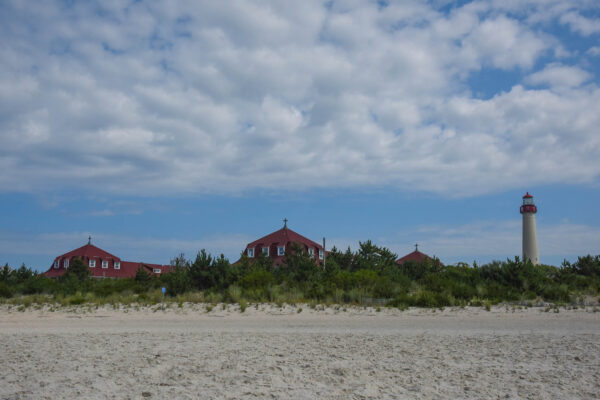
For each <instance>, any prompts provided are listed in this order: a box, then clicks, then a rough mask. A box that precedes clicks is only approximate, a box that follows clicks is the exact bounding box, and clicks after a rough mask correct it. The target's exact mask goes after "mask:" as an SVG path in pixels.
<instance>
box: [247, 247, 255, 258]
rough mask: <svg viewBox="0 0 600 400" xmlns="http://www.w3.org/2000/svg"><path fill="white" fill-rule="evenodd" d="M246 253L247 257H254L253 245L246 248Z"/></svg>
mask: <svg viewBox="0 0 600 400" xmlns="http://www.w3.org/2000/svg"><path fill="white" fill-rule="evenodd" d="M246 254H248V257H250V258H254V247H251V248H249V249H248V250H246Z"/></svg>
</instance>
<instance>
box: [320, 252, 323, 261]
mask: <svg viewBox="0 0 600 400" xmlns="http://www.w3.org/2000/svg"><path fill="white" fill-rule="evenodd" d="M322 259H323V250H319V260H322Z"/></svg>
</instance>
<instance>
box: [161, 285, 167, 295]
mask: <svg viewBox="0 0 600 400" xmlns="http://www.w3.org/2000/svg"><path fill="white" fill-rule="evenodd" d="M166 291H167V288H165V287H164V286H163V287H162V292H163V294H165V292H166Z"/></svg>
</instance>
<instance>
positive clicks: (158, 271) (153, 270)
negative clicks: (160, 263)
mask: <svg viewBox="0 0 600 400" xmlns="http://www.w3.org/2000/svg"><path fill="white" fill-rule="evenodd" d="M152 272H154V273H155V274H160V273H161V270H160V268H154V269H152Z"/></svg>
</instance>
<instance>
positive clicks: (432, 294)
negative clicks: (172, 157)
mask: <svg viewBox="0 0 600 400" xmlns="http://www.w3.org/2000/svg"><path fill="white" fill-rule="evenodd" d="M396 258H397V257H396V255H395V254H393V253H392V252H391V251H389V250H388V249H386V248H384V247H379V246H376V245H374V244H373V243H371V241H367V242H364V243H360V248H359V249H358V251H356V252H352V251H351V250H350V249H348V250H347V251H345V252H341V251H339V250H337V249H335V248H334V249H333V250H332V251H331V253H330V254H329V255H328V257H327V265H326V267H325V268H323V267H322V266H320V265H318V264H317V263H315V260H314V258H311V257H310V256H309V255H308V254H306V253H305V252H304V251H302V250H301V249H300V247H295V248H293V249H292V251H290V252H289V253H288V254H286V257H285V263H284V264H283V265H280V266H274V265H273V264H272V263H271V260H270V259H269V258H267V257H263V256H261V257H259V258H257V259H255V260H250V259H248V258H247V257H245V256H242V258H241V260H240V262H239V263H236V264H235V265H233V264H231V263H230V262H229V260H227V259H226V258H225V257H224V256H223V255H221V256H220V257H213V256H211V255H210V254H207V253H206V251H204V250H201V251H200V252H199V253H198V255H197V256H196V258H195V259H194V260H187V259H186V258H185V257H184V256H183V254H182V255H180V256H178V257H176V258H175V259H173V260H172V262H171V264H172V265H173V266H174V271H173V272H172V273H169V274H164V275H162V276H159V277H157V276H151V275H150V274H148V273H147V272H145V271H144V270H143V269H141V268H140V269H139V270H138V271H137V273H136V275H135V278H127V279H92V278H90V277H89V271H88V269H87V267H86V266H85V264H84V263H83V262H82V261H81V260H73V261H72V263H71V267H70V268H69V270H68V272H67V273H66V274H64V275H63V276H61V277H60V278H59V279H48V278H46V277H44V276H42V275H39V274H36V273H34V272H33V271H32V270H31V269H29V268H27V267H26V266H25V265H22V266H21V267H20V268H18V269H14V270H13V269H11V268H10V267H9V266H8V265H5V266H4V267H3V268H0V302H5V303H9V304H14V305H19V306H23V307H24V308H27V307H32V306H34V307H35V306H36V305H39V304H57V305H79V304H95V305H106V304H108V305H112V306H113V307H120V306H121V305H128V304H134V303H135V304H137V305H141V304H145V305H154V304H159V303H161V301H162V292H161V290H160V288H161V287H163V286H164V287H166V288H167V297H168V300H169V301H170V302H175V303H177V304H181V305H183V304H184V303H200V302H202V303H210V304H212V305H214V304H217V303H223V302H228V303H238V304H239V305H240V311H242V312H244V310H245V309H246V307H247V304H248V303H266V302H268V303H274V304H276V305H277V306H279V307H283V306H284V305H285V304H290V305H295V304H297V303H306V304H308V305H309V306H311V307H312V308H316V307H318V306H319V305H321V304H355V305H372V306H375V307H381V306H393V307H398V308H400V309H406V308H407V307H410V306H418V307H431V308H443V307H446V306H460V307H463V306H467V305H471V306H479V307H485V309H486V310H490V308H491V306H492V305H494V304H498V303H500V302H513V303H516V302H519V303H521V304H523V305H525V304H526V305H527V306H528V307H530V306H531V305H533V304H534V303H538V302H541V301H544V302H551V303H553V304H567V303H573V304H581V303H582V301H583V299H584V298H586V297H587V298H590V297H591V298H594V299H595V300H596V299H598V294H599V292H600V256H591V255H588V256H585V257H579V259H578V260H577V262H575V263H573V264H570V263H568V262H566V261H565V262H564V263H563V265H562V266H561V267H554V266H549V265H537V266H535V265H533V264H531V263H530V262H522V261H521V260H519V259H518V258H515V259H514V260H506V261H504V262H500V261H494V262H492V263H489V264H485V265H482V266H478V265H476V264H475V265H473V266H469V265H467V264H463V263H460V264H458V265H452V266H442V265H441V264H440V262H439V260H428V261H426V262H422V263H411V262H408V263H406V264H404V265H402V266H397V265H396V264H395V262H394V260H395V259H396ZM212 309H213V306H207V307H206V310H207V312H210V310H212ZM379 309H380V308H379ZM298 312H300V311H298Z"/></svg>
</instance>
